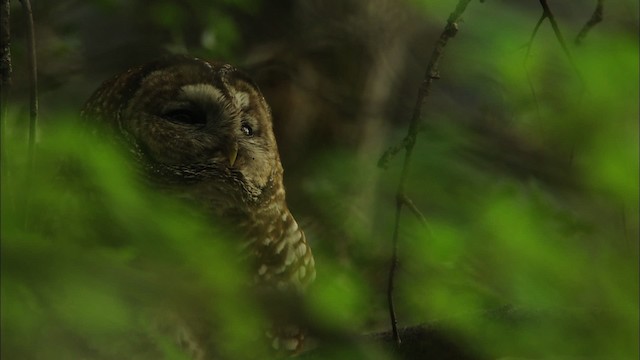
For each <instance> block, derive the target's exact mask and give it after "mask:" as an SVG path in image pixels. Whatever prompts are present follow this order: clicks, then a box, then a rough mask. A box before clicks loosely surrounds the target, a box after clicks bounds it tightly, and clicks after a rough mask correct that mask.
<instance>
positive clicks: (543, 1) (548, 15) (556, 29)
mask: <svg viewBox="0 0 640 360" xmlns="http://www.w3.org/2000/svg"><path fill="white" fill-rule="evenodd" d="M540 6H542V17H541V19H542V20H544V19H549V23H550V24H551V28H552V29H553V33H554V34H555V36H556V39H557V40H558V43H559V44H560V47H561V48H562V51H563V52H564V54H565V55H566V57H567V60H569V64H571V67H572V68H573V71H575V73H576V75H577V76H578V78H579V79H580V82H582V83H584V81H583V79H582V74H581V73H580V71H579V70H578V67H577V66H576V63H575V62H574V61H573V56H572V55H571V52H570V51H569V47H568V46H567V43H566V41H564V36H562V32H561V31H560V26H558V22H557V21H556V18H555V16H554V15H553V13H552V12H551V8H550V7H549V4H548V3H547V0H540ZM542 20H539V21H538V22H539V23H540V22H541V21H542ZM538 27H539V25H538ZM534 37H535V34H534Z"/></svg>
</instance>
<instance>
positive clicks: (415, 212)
mask: <svg viewBox="0 0 640 360" xmlns="http://www.w3.org/2000/svg"><path fill="white" fill-rule="evenodd" d="M400 200H402V204H403V205H404V206H406V207H407V208H409V210H411V212H412V213H413V215H415V216H416V217H417V218H418V220H420V223H421V224H422V225H423V226H425V227H426V226H427V218H426V217H425V216H424V215H423V214H422V211H420V209H418V207H417V206H416V204H414V203H413V201H412V200H411V199H409V198H408V197H407V196H406V195H404V196H403V197H402V198H401V199H400Z"/></svg>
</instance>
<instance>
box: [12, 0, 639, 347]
mask: <svg viewBox="0 0 640 360" xmlns="http://www.w3.org/2000/svg"><path fill="white" fill-rule="evenodd" d="M596 3H597V1H592V0H589V1H549V5H550V7H551V10H552V11H553V15H554V18H555V20H556V21H557V23H558V25H559V28H560V30H561V31H562V35H563V37H564V39H565V41H566V43H567V49H568V50H569V53H570V56H567V54H566V53H565V52H564V51H563V48H562V46H561V44H560V43H559V41H558V39H557V36H556V35H555V34H554V31H553V29H552V26H551V24H550V23H549V21H548V20H545V21H544V22H543V23H542V24H541V26H540V29H539V31H538V32H537V34H536V35H535V37H533V38H532V32H533V30H534V28H535V26H536V23H537V22H538V20H539V18H540V16H541V14H542V8H541V6H540V2H539V1H534V0H530V1H506V0H487V1H484V2H482V3H481V2H479V1H472V2H471V3H470V4H469V6H468V8H467V9H466V11H465V12H464V14H463V16H462V21H460V22H459V23H458V27H459V32H458V34H457V35H456V36H455V37H454V38H452V39H450V40H449V42H448V43H447V44H446V47H445V50H444V54H443V56H442V58H441V59H440V64H439V77H440V79H438V80H435V82H434V83H433V85H432V87H431V91H430V93H429V96H428V97H427V98H426V102H425V104H424V107H423V111H422V116H421V121H420V126H419V132H418V137H417V142H416V146H415V149H414V152H413V156H412V160H411V163H410V164H409V165H408V170H409V172H408V177H407V182H406V184H405V194H406V195H407V197H408V198H410V199H411V200H412V201H413V203H414V204H415V205H416V208H417V209H419V211H420V212H421V213H422V214H423V215H424V217H425V218H426V222H427V225H426V227H425V226H423V225H422V224H421V222H420V221H419V220H418V218H417V217H416V216H414V215H413V214H412V213H411V212H410V211H408V210H407V209H404V210H403V212H402V215H401V221H400V227H399V237H398V261H399V263H398V269H397V272H396V274H395V289H394V292H393V297H394V300H395V310H396V315H397V318H398V322H399V326H400V327H401V328H404V327H411V329H413V330H415V331H418V332H420V333H419V335H415V334H414V335H412V333H410V331H407V332H406V333H405V335H406V336H408V337H409V338H408V340H409V341H406V342H405V343H406V344H405V345H404V346H405V349H404V350H403V348H402V346H401V347H400V349H397V348H395V347H394V346H392V345H391V341H390V336H389V333H388V332H389V330H390V329H391V325H390V321H389V315H388V308H387V306H388V305H387V277H388V273H389V266H390V263H391V254H392V250H393V243H392V233H393V229H394V219H395V214H396V190H397V186H398V181H399V179H400V174H401V171H402V166H403V161H404V154H403V153H402V152H401V153H399V154H397V155H396V156H395V157H393V158H391V159H389V161H388V166H387V167H386V168H381V167H379V166H378V161H379V159H380V157H381V156H382V154H383V153H384V152H385V151H386V150H387V149H388V148H390V147H392V146H397V145H399V144H401V143H402V141H403V138H404V137H405V136H406V134H407V128H408V126H409V120H410V118H411V114H412V112H413V110H414V106H415V102H416V96H417V91H418V88H419V87H420V84H421V82H422V81H423V79H424V73H425V69H426V67H427V64H428V62H429V59H430V56H431V52H432V51H433V49H434V46H435V44H436V41H437V39H438V37H439V36H440V33H441V32H442V30H443V28H444V26H445V24H446V20H447V18H448V16H449V14H450V13H451V12H452V11H453V10H454V8H455V6H456V4H457V1H440V0H439V1H435V0H433V1H431V0H406V1H402V0H376V1H365V0H347V1H337V0H336V1H289V0H287V1H269V2H268V1H257V0H238V1H231V0H226V1H218V2H210V1H204V0H181V1H180V0H162V1H148V0H144V1H121V0H92V1H73V0H61V1H34V3H33V14H34V20H35V34H36V46H37V60H38V67H37V70H38V80H39V84H38V86H39V100H40V108H39V120H38V121H39V124H38V132H37V138H36V139H37V146H36V153H35V165H34V166H33V170H32V172H31V175H29V171H28V168H29V159H28V156H27V155H28V151H27V134H28V119H29V111H30V110H29V101H28V94H29V90H30V88H29V81H28V70H29V69H28V67H27V53H26V45H25V30H24V29H25V27H24V15H23V12H22V9H21V7H20V2H19V1H13V2H12V4H11V54H12V65H13V73H12V86H11V87H10V88H8V87H4V88H3V92H6V93H7V94H8V97H7V99H6V104H4V106H3V108H2V126H3V127H2V197H1V200H2V222H1V226H2V239H1V245H2V248H1V250H2V252H1V266H2V268H1V270H2V273H1V274H2V278H1V284H0V285H1V294H0V295H1V299H0V300H1V301H0V304H1V311H2V312H1V317H2V322H1V328H0V332H1V334H2V344H1V345H2V346H1V352H2V353H1V354H2V357H3V358H6V359H84V358H89V359H127V358H140V359H155V358H167V359H183V358H184V355H183V354H181V353H180V352H179V351H177V349H176V348H175V346H174V345H173V344H172V343H171V341H169V340H168V339H167V337H166V336H165V335H164V334H162V333H161V332H158V331H157V330H156V329H155V328H153V327H152V326H149V324H147V323H145V321H144V320H142V318H144V316H143V315H142V314H144V313H145V312H147V311H150V312H153V311H155V310H153V309H158V308H162V307H163V306H171V307H180V308H188V309H192V310H193V316H201V317H207V318H210V319H215V321H217V322H218V323H220V324H222V326H221V327H222V328H224V331H222V332H220V333H217V334H215V335H213V337H212V341H213V342H215V343H216V344H220V345H219V347H220V349H221V350H220V353H221V354H223V355H224V356H225V357H226V358H230V359H238V358H248V359H250V358H265V357H267V356H268V352H265V350H264V349H261V348H256V347H252V346H249V345H247V344H252V342H251V341H252V339H253V338H252V336H253V333H252V329H254V328H256V327H259V324H260V323H261V321H263V314H261V312H260V309H259V307H258V306H256V305H255V303H254V301H255V299H252V298H251V296H249V295H248V294H246V293H243V292H242V287H241V286H240V284H242V283H243V281H244V280H243V279H244V277H245V274H244V272H243V269H239V268H237V264H236V263H235V262H234V261H233V255H234V252H235V250H234V247H233V241H232V239H228V238H226V237H227V236H226V235H224V234H223V232H220V231H218V230H220V229H215V226H213V225H212V224H210V223H209V222H208V221H207V220H206V219H202V218H201V217H200V216H199V215H198V214H195V213H193V212H192V210H190V209H187V208H184V206H183V204H180V203H176V201H175V200H172V199H166V198H163V197H160V196H158V195H157V194H152V193H149V192H148V191H147V190H145V189H144V187H142V186H140V184H138V183H137V181H136V180H135V177H134V176H133V174H132V173H130V170H131V169H130V168H129V167H128V166H127V165H126V164H125V163H124V162H125V161H124V160H123V157H122V154H121V153H120V152H119V149H114V148H113V147H112V146H111V145H110V144H102V143H95V142H92V141H89V140H88V139H86V138H85V137H83V136H81V135H78V133H77V131H75V130H74V126H75V124H76V122H77V117H78V113H79V109H80V108H81V107H82V105H83V103H84V101H85V100H86V99H88V97H89V96H90V94H91V93H92V92H93V91H94V90H95V89H96V88H97V87H98V86H99V85H100V84H101V83H102V82H103V81H104V80H106V79H108V78H110V77H111V76H113V75H114V74H117V73H120V72H122V71H124V70H126V69H127V68H129V67H131V66H134V65H139V64H141V63H144V62H147V61H149V60H151V59H154V58H156V57H158V56H161V55H164V54H167V53H187V54H191V55H194V56H198V57H202V58H206V59H217V60H223V61H226V62H229V63H232V64H234V65H236V66H237V67H239V68H241V69H244V70H245V71H246V72H248V73H249V74H250V75H251V76H252V77H253V78H254V79H255V80H256V82H257V83H258V85H259V86H260V88H261V90H262V92H263V94H264V96H265V98H266V100H267V102H268V103H269V104H270V106H271V108H272V112H273V118H274V128H275V133H276V138H277V141H278V148H279V151H280V155H281V158H282V163H283V166H284V169H285V186H286V189H287V199H288V203H289V207H290V208H291V210H292V213H294V214H295V216H296V218H297V219H298V222H299V223H300V225H301V227H302V228H303V229H304V231H305V233H306V235H307V238H308V239H309V241H310V243H311V247H312V248H313V251H314V255H315V259H316V267H317V272H318V277H317V280H316V283H315V284H314V286H313V287H312V288H311V289H309V291H308V293H307V294H306V297H305V301H304V304H303V306H302V309H297V311H300V317H301V318H304V319H305V321H306V322H308V323H309V326H310V328H312V329H314V331H315V333H316V334H317V336H316V337H317V344H318V347H317V349H316V350H312V351H310V352H309V353H308V354H305V355H302V357H303V358H306V357H309V358H326V359H352V358H371V359H395V358H416V359H500V358H502V359H506V358H518V359H637V358H638V356H639V354H638V338H639V331H638V325H639V323H638V322H639V311H638V305H639V300H638V290H639V289H638V281H639V274H638V259H639V258H638V237H639V227H638V224H639V219H638V216H639V208H638V207H639V205H638V200H639V198H638V182H639V165H638V161H639V159H638V151H639V149H638V130H639V129H638V116H639V114H638V106H639V105H638V99H639V96H640V94H639V84H638V80H639V76H638V66H639V64H638V51H639V48H638V40H639V39H638V33H639V30H640V28H639V24H638V11H639V9H638V3H637V2H636V1H631V0H624V1H617V2H604V19H603V21H602V22H601V23H599V24H597V25H595V26H594V27H593V28H592V29H591V30H590V31H589V32H588V33H587V35H586V36H585V37H584V38H583V39H582V41H581V42H580V43H579V44H576V42H575V41H574V40H575V38H576V36H577V34H578V33H579V32H580V30H581V29H582V27H583V26H584V24H585V23H586V22H587V21H588V20H589V18H590V17H591V16H592V13H593V11H594V8H595V7H596ZM530 41H531V42H530ZM70 164H71V165H70ZM61 169H62V170H61ZM63 173H64V174H63ZM61 174H62V175H61ZM69 174H71V175H72V176H69ZM141 264H142V265H141ZM149 309H151V310H149ZM134 334H135V335H134ZM140 334H144V336H142V335H140ZM364 334H370V335H364ZM371 334H373V335H371ZM138 336H139V337H140V338H142V337H145V338H151V339H153V341H152V342H153V344H154V345H153V346H150V347H149V348H151V347H153V350H149V348H148V347H147V346H146V345H147V344H146V343H145V341H146V340H144V341H143V340H138ZM406 347H411V349H410V350H407V348H406Z"/></svg>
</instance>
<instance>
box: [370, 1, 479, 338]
mask: <svg viewBox="0 0 640 360" xmlns="http://www.w3.org/2000/svg"><path fill="white" fill-rule="evenodd" d="M470 2H471V0H459V1H458V5H457V6H456V8H455V10H454V11H453V12H452V13H451V15H449V18H448V19H447V25H445V27H444V30H443V31H442V33H441V34H440V37H439V39H438V41H437V42H436V45H435V47H434V49H433V52H432V53H431V58H430V59H429V63H428V65H427V70H426V72H425V75H424V79H423V80H422V84H421V85H420V88H419V89H418V96H417V99H416V104H415V107H414V108H413V113H412V115H411V120H410V122H409V130H408V132H407V135H406V136H405V138H404V139H403V141H402V143H401V144H400V145H397V146H393V147H391V148H389V149H388V150H387V151H386V152H385V153H384V154H383V155H382V157H381V158H380V160H379V161H378V165H379V166H380V167H386V165H387V163H388V162H389V160H390V159H391V158H392V157H393V156H394V155H396V154H397V153H399V152H400V151H402V150H405V156H404V163H403V165H402V173H401V176H400V182H399V183H398V189H397V192H396V216H395V225H394V230H393V238H392V240H393V254H392V259H391V268H390V270H389V279H388V286H387V300H388V302H389V317H390V320H391V328H392V331H393V338H394V340H395V343H396V345H397V346H399V345H400V344H401V339H400V335H399V334H398V320H397V317H396V314H395V309H394V304H393V287H394V277H395V271H396V267H397V265H398V256H397V255H398V230H399V228H400V213H401V211H402V207H403V206H407V207H408V208H409V210H411V211H412V212H413V213H414V214H415V215H416V216H417V217H418V218H419V219H420V220H421V222H423V223H426V220H425V218H424V216H423V215H422V214H421V213H420V211H419V210H418V208H417V207H416V206H415V205H414V204H413V202H412V201H411V200H410V199H409V198H408V197H407V195H406V193H405V184H406V181H407V174H408V172H409V165H410V163H411V157H412V155H413V148H414V146H415V144H416V138H417V135H418V129H419V125H420V118H421V113H422V106H423V105H424V102H425V100H426V98H427V96H428V95H429V93H430V91H431V84H432V83H433V80H435V79H439V78H440V76H439V73H438V65H439V64H440V59H441V58H442V54H443V53H444V48H445V46H446V45H447V42H448V41H449V39H451V38H452V37H454V36H455V35H456V34H457V32H458V21H459V20H460V17H461V16H462V13H463V12H464V11H465V9H466V8H467V5H469V3H470Z"/></svg>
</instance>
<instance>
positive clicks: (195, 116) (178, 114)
mask: <svg viewBox="0 0 640 360" xmlns="http://www.w3.org/2000/svg"><path fill="white" fill-rule="evenodd" d="M163 117H164V118H166V119H168V120H169V121H172V122H176V123H181V124H190V125H201V124H205V123H206V121H207V119H206V117H205V116H204V114H202V113H200V112H197V111H193V110H191V109H175V110H170V111H167V112H166V113H164V115H163Z"/></svg>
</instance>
